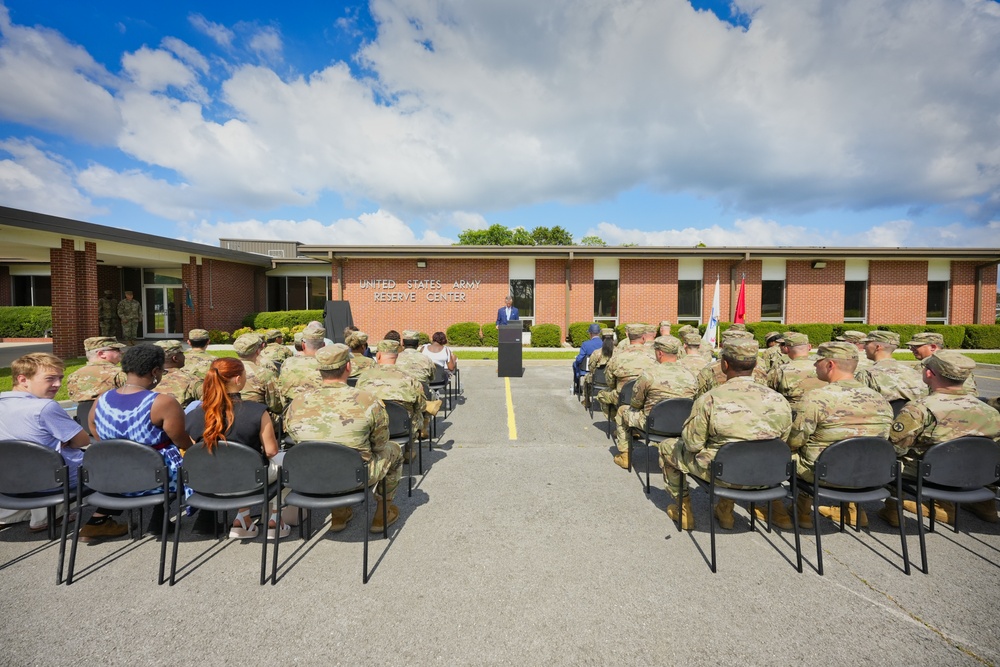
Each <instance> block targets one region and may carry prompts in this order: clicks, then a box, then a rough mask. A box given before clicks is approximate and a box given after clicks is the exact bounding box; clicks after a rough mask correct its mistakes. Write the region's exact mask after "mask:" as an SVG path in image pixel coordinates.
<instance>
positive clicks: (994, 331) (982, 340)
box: [962, 324, 1000, 350]
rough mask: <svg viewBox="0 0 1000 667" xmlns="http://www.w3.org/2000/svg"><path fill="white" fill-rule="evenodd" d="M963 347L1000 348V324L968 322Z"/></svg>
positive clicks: (977, 348)
mask: <svg viewBox="0 0 1000 667" xmlns="http://www.w3.org/2000/svg"><path fill="white" fill-rule="evenodd" d="M962 347H964V348H969V349H975V350H1000V324H966V325H965V340H964V341H963V342H962Z"/></svg>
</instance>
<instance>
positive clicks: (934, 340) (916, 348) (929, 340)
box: [906, 331, 979, 396]
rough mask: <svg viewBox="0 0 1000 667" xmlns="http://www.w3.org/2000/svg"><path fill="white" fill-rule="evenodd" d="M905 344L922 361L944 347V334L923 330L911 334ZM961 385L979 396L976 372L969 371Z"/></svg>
mask: <svg viewBox="0 0 1000 667" xmlns="http://www.w3.org/2000/svg"><path fill="white" fill-rule="evenodd" d="M906 346H907V347H908V348H910V352H912V353H913V356H914V357H916V359H917V361H923V360H924V359H926V358H928V357H929V356H931V355H932V354H934V353H935V352H937V351H938V350H943V349H945V347H944V336H942V335H941V334H939V333H933V332H931V331H923V332H921V333H916V334H913V337H912V338H910V340H908V341H907V342H906ZM918 370H919V368H918ZM962 387H963V388H964V389H965V390H966V391H968V392H969V393H970V394H972V395H973V396H979V388H978V387H977V386H976V374H975V373H974V372H973V373H969V378H968V379H967V380H966V381H965V384H964V385H962Z"/></svg>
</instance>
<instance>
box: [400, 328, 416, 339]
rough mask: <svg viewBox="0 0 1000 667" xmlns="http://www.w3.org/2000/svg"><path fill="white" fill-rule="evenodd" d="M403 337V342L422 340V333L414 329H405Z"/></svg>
mask: <svg viewBox="0 0 1000 667" xmlns="http://www.w3.org/2000/svg"><path fill="white" fill-rule="evenodd" d="M402 337H403V340H420V332H419V331H414V330H413V329H405V330H404V331H403V336H402Z"/></svg>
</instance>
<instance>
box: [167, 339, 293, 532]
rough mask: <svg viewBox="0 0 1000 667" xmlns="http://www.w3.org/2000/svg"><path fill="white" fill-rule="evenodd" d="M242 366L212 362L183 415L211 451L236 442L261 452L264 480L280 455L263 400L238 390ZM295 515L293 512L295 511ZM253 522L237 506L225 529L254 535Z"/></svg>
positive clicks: (274, 472)
mask: <svg viewBox="0 0 1000 667" xmlns="http://www.w3.org/2000/svg"><path fill="white" fill-rule="evenodd" d="M246 382H247V377H246V369H245V367H244V365H243V362H242V361H240V360H239V359H232V358H220V359H216V360H215V361H213V362H212V365H211V366H209V369H208V372H207V373H206V374H205V383H204V385H202V403H201V405H200V406H198V407H197V408H195V409H194V410H192V411H191V412H190V413H188V415H187V419H186V421H187V432H188V433H189V434H190V435H191V437H192V438H193V439H194V440H196V441H204V443H205V448H206V449H207V450H208V451H209V452H211V451H212V450H214V449H215V448H216V447H219V446H225V444H226V443H227V442H229V441H232V442H238V443H240V444H243V445H246V446H247V447H250V448H252V449H256V450H257V451H258V452H260V454H261V458H262V459H263V460H265V461H268V463H269V465H268V470H267V481H268V483H269V484H270V483H274V481H275V480H277V479H278V465H279V463H280V456H279V451H278V439H277V437H276V436H275V433H274V425H273V423H272V422H271V415H270V414H268V412H267V406H266V405H264V404H263V403H255V402H253V401H244V400H242V399H241V398H240V391H241V390H242V389H243V387H244V386H245V385H246ZM296 514H297V511H296ZM269 523H270V528H269V529H268V534H269V537H272V538H273V537H274V531H275V530H276V528H275V524H276V523H277V517H276V515H275V512H274V507H273V506H272V513H271V518H270V522H269ZM277 530H278V531H279V532H278V534H279V536H280V537H285V536H286V535H288V532H289V527H288V524H287V523H286V522H285V521H282V522H281V528H278V529H277ZM257 532H258V528H257V522H256V521H253V522H251V521H250V508H249V507H241V508H240V510H239V511H238V512H237V514H236V519H235V520H234V521H233V525H232V528H231V529H230V531H229V537H231V538H234V539H249V538H253V537H256V535H257Z"/></svg>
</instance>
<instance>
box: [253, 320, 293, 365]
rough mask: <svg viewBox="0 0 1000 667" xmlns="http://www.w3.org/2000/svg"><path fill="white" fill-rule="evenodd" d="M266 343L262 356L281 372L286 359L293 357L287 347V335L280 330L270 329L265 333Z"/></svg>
mask: <svg viewBox="0 0 1000 667" xmlns="http://www.w3.org/2000/svg"><path fill="white" fill-rule="evenodd" d="M264 342H265V343H267V344H266V345H265V346H264V349H263V350H261V353H260V356H261V357H263V358H265V359H267V360H268V361H269V362H270V363H271V364H272V365H273V366H274V368H275V369H276V372H279V373H280V372H281V364H283V363H284V362H285V359H287V358H288V357H290V356H292V351H291V350H289V349H288V346H287V345H285V335H284V334H283V333H281V330H280V329H268V330H267V331H266V332H265V333H264Z"/></svg>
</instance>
